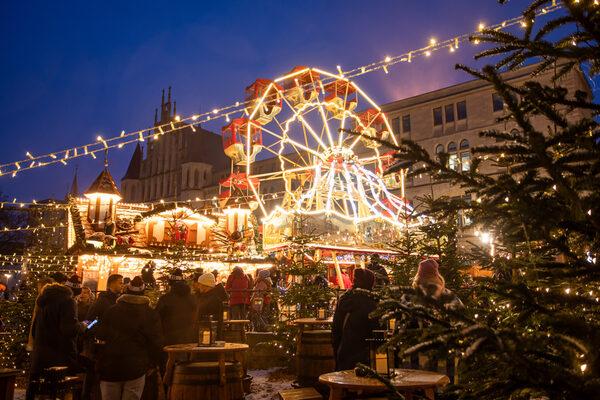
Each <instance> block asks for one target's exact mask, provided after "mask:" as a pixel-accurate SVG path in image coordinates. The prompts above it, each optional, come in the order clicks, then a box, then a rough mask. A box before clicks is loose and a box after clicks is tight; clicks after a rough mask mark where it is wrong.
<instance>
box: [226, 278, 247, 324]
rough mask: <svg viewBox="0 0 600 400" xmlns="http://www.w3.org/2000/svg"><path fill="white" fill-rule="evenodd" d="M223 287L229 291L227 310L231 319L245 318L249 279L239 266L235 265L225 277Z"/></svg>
mask: <svg viewBox="0 0 600 400" xmlns="http://www.w3.org/2000/svg"><path fill="white" fill-rule="evenodd" d="M225 289H227V292H229V295H230V300H229V311H230V312H231V318H232V319H246V313H247V308H246V307H247V304H248V303H249V302H250V301H249V298H250V292H249V290H250V289H251V287H250V280H249V279H248V276H247V275H246V274H245V273H244V270H243V269H242V268H241V267H235V268H234V269H233V271H232V272H231V275H229V278H227V284H226V285H225Z"/></svg>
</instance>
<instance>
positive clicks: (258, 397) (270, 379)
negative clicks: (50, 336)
mask: <svg viewBox="0 0 600 400" xmlns="http://www.w3.org/2000/svg"><path fill="white" fill-rule="evenodd" d="M248 374H250V375H252V386H250V389H251V391H252V393H250V394H247V395H246V400H271V399H278V396H277V392H279V391H280V390H285V389H293V388H292V382H293V381H294V379H296V377H295V376H294V375H291V374H288V373H286V372H285V369H284V368H271V369H255V370H249V371H248ZM14 400H25V389H20V388H17V389H16V390H15V397H14Z"/></svg>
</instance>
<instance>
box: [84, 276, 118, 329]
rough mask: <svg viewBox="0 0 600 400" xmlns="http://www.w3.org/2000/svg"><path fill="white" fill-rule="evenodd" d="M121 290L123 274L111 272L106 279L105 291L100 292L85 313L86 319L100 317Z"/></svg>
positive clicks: (90, 319) (91, 319)
mask: <svg viewBox="0 0 600 400" xmlns="http://www.w3.org/2000/svg"><path fill="white" fill-rule="evenodd" d="M122 291H123V275H119V274H112V275H110V276H109V277H108V280H107V281H106V291H104V292H101V293H100V294H99V295H98V297H97V298H96V301H94V304H92V307H91V308H90V311H89V313H88V315H87V319H88V321H93V320H95V319H96V318H100V317H101V316H102V315H103V314H104V312H105V311H106V310H107V309H108V307H110V306H112V305H114V304H115V303H116V302H117V298H118V297H119V295H120V294H121V292H122Z"/></svg>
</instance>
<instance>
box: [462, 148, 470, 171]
mask: <svg viewBox="0 0 600 400" xmlns="http://www.w3.org/2000/svg"><path fill="white" fill-rule="evenodd" d="M460 164H461V166H462V168H461V170H462V171H463V172H464V171H468V170H469V168H471V153H470V152H468V151H462V152H461V153H460Z"/></svg>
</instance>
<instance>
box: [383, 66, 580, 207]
mask: <svg viewBox="0 0 600 400" xmlns="http://www.w3.org/2000/svg"><path fill="white" fill-rule="evenodd" d="M537 66H538V64H533V65H530V66H526V67H523V68H521V69H519V70H517V71H511V72H505V73H503V74H502V77H503V78H504V79H505V80H507V81H508V82H509V83H510V84H512V85H514V86H519V85H521V84H523V83H524V82H525V81H527V80H530V79H531V78H530V74H531V73H532V72H533V71H534V70H535V69H536V67H537ZM557 68H560V65H558V66H557ZM552 75H553V71H548V72H546V73H544V74H541V75H539V76H538V77H537V80H538V81H539V82H540V83H543V84H548V85H552V82H551V80H552ZM558 84H559V85H561V86H563V87H565V88H567V89H568V90H569V92H570V93H571V94H573V93H574V92H575V91H577V90H579V91H582V92H585V93H587V94H588V96H590V97H591V96H592V92H591V89H590V85H589V83H588V81H587V78H586V77H585V75H584V73H583V71H582V70H581V69H579V68H575V69H574V70H572V71H571V72H570V73H569V74H567V75H565V76H564V77H563V78H562V79H561V80H560V81H559V82H558ZM381 108H382V109H383V111H384V112H385V113H386V114H387V117H388V118H389V120H390V125H391V126H392V130H393V131H394V133H395V134H396V135H397V138H398V139H410V140H413V141H415V142H417V143H418V144H420V145H421V146H423V148H424V149H425V150H427V152H429V154H431V155H434V154H437V153H441V152H445V153H448V154H449V159H448V164H449V166H450V167H451V168H454V169H457V170H459V169H462V170H468V169H469V166H470V162H471V148H473V147H477V146H482V145H490V144H494V143H495V142H494V141H495V139H491V138H487V137H480V136H479V132H481V131H486V130H498V131H506V132H514V131H515V130H516V131H518V130H519V127H518V125H517V124H516V122H514V121H509V122H497V120H498V118H500V117H503V116H505V115H506V114H507V112H508V111H507V108H506V105H505V104H504V103H503V100H502V97H501V96H499V95H498V94H497V93H495V91H494V89H493V88H492V86H491V85H490V84H488V83H487V82H485V81H481V80H473V81H469V82H465V83H461V84H458V85H454V86H450V87H446V88H443V89H439V90H435V91H433V92H428V93H424V94H421V95H418V96H413V97H409V98H407V99H402V100H398V101H395V102H392V103H388V104H384V105H382V106H381ZM570 117H571V118H573V119H580V118H582V117H584V115H583V114H581V112H579V111H578V112H574V113H572V114H571V116H570ZM532 123H533V125H534V127H535V128H536V129H538V130H540V131H542V132H545V131H546V126H547V125H548V121H547V120H545V119H543V118H540V117H532ZM479 170H480V171H481V172H484V173H487V174H497V173H500V172H503V169H501V168H500V167H497V166H496V165H495V163H494V160H491V159H489V160H486V161H484V162H482V164H481V166H480V169H479ZM425 195H432V196H433V197H436V198H437V197H440V196H448V197H459V196H464V190H463V189H461V188H460V187H458V186H455V185H451V184H450V183H449V182H433V181H432V180H431V179H430V177H429V176H428V175H421V176H418V177H414V178H412V179H408V180H407V181H406V182H405V196H406V198H407V199H408V200H409V201H411V202H412V203H413V204H415V205H418V203H419V201H418V199H419V198H420V197H422V196H425ZM467 197H469V196H467Z"/></svg>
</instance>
